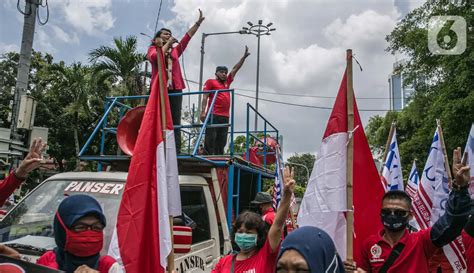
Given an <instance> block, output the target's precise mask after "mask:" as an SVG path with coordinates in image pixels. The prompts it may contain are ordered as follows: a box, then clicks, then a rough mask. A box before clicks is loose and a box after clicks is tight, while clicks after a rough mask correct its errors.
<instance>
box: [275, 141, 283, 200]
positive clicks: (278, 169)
mask: <svg viewBox="0 0 474 273" xmlns="http://www.w3.org/2000/svg"><path fill="white" fill-rule="evenodd" d="M275 153H276V161H275V183H274V184H273V207H274V208H275V209H277V208H278V206H279V205H280V201H281V191H282V189H283V158H282V155H281V151H280V146H279V145H277V146H276V148H275Z"/></svg>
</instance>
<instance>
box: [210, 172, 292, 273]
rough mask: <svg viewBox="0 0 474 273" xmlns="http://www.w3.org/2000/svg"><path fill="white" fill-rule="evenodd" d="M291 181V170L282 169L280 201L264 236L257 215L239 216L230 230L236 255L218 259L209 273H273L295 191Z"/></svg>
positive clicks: (262, 224) (263, 226) (260, 219)
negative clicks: (282, 186)
mask: <svg viewBox="0 0 474 273" xmlns="http://www.w3.org/2000/svg"><path fill="white" fill-rule="evenodd" d="M293 177H294V174H293V170H290V169H289V168H288V167H286V168H285V171H284V174H283V179H284V190H283V197H282V199H281V202H280V207H279V208H278V211H277V213H276V216H275V220H274V222H273V224H272V225H271V226H270V229H269V231H268V233H266V226H265V222H264V221H263V220H262V218H261V217H260V215H258V214H256V213H253V212H243V213H242V214H240V215H239V216H238V217H237V219H236V220H235V222H234V225H233V227H232V234H233V235H234V236H233V242H234V243H235V244H236V245H237V246H238V247H239V249H240V252H239V253H237V254H231V255H227V256H225V257H223V258H221V259H220V260H219V262H218V263H217V265H216V266H215V268H214V269H213V270H212V273H228V272H231V273H243V272H252V273H273V272H274V271H275V264H276V260H277V256H278V249H279V248H280V242H281V234H282V232H283V225H284V224H285V219H286V217H287V215H288V212H289V209H290V201H291V196H292V195H293V191H294V188H295V180H294V179H293Z"/></svg>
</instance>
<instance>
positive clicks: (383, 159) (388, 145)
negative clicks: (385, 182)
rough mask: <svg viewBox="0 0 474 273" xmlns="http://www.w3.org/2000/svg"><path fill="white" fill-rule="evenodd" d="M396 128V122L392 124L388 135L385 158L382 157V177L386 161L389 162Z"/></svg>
mask: <svg viewBox="0 0 474 273" xmlns="http://www.w3.org/2000/svg"><path fill="white" fill-rule="evenodd" d="M396 127H397V123H396V122H395V121H394V122H392V125H391V126H390V132H389V133H388V138H387V143H386V144H385V151H384V152H383V156H382V166H381V167H380V172H379V174H380V175H382V172H383V166H384V165H385V160H387V155H388V150H389V148H390V144H391V141H392V137H393V133H394V132H395V128H396Z"/></svg>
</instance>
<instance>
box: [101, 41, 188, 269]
mask: <svg viewBox="0 0 474 273" xmlns="http://www.w3.org/2000/svg"><path fill="white" fill-rule="evenodd" d="M157 53H158V54H157V55H158V61H159V62H160V61H161V65H162V66H161V67H164V61H163V53H162V52H161V50H157ZM158 72H159V73H162V74H161V75H162V77H163V79H165V75H164V73H165V71H164V69H163V70H162V71H158ZM163 82H165V81H164V80H163V81H159V80H156V81H153V82H152V88H151V93H150V97H149V100H148V103H147V106H146V110H145V114H144V116H143V120H142V124H141V127H140V131H139V134H138V138H137V142H136V144H135V149H134V151H133V156H132V159H131V162H130V167H129V172H128V177H127V182H126V184H125V189H124V192H123V196H122V201H121V203H120V208H119V213H118V216H117V226H116V228H115V231H114V234H113V236H112V241H111V244H110V248H109V255H111V256H113V257H115V258H116V259H117V260H119V261H120V260H121V262H122V263H123V265H124V267H125V270H126V272H150V273H151V272H156V273H162V272H165V270H166V266H167V256H168V255H169V254H170V253H171V250H172V237H171V229H170V221H169V219H170V218H169V217H170V216H177V215H181V197H180V192H179V183H178V167H177V161H176V148H175V143H174V136H173V134H174V132H173V123H172V119H171V111H170V107H169V99H168V93H167V89H166V85H165V84H166V83H165V84H163V86H161V88H160V83H163ZM160 90H162V91H163V92H164V94H163V96H161V97H162V98H164V103H162V101H161V98H160ZM161 105H164V106H165V107H164V108H165V109H162V107H161ZM163 113H164V114H165V115H166V124H163V123H162V120H163V119H162V115H163ZM165 141H166V142H165Z"/></svg>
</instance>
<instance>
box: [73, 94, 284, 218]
mask: <svg viewBox="0 0 474 273" xmlns="http://www.w3.org/2000/svg"><path fill="white" fill-rule="evenodd" d="M207 92H209V91H207ZM210 92H213V93H214V96H213V99H212V101H211V104H210V107H209V110H208V113H207V115H206V118H205V120H204V122H203V123H202V124H195V123H194V122H192V123H191V124H186V125H177V126H174V129H179V130H180V131H181V132H183V135H187V140H186V141H187V142H188V148H187V152H188V153H185V154H179V155H178V161H180V160H187V161H196V162H199V163H204V164H207V165H209V166H214V167H226V168H227V169H228V172H227V175H228V179H227V182H228V185H227V197H226V198H227V211H226V213H227V215H228V216H229V217H227V221H228V223H227V224H228V226H229V227H230V226H231V221H232V217H230V216H231V215H232V213H233V212H234V213H235V215H238V213H239V202H240V201H239V200H240V188H241V181H240V178H241V174H242V173H251V174H255V175H257V192H258V191H261V189H262V179H263V178H268V179H274V178H275V172H274V171H272V170H270V169H268V168H267V162H266V161H267V156H268V155H269V154H272V153H274V152H273V151H271V149H270V148H269V147H268V145H267V143H268V142H267V137H269V134H271V135H273V138H275V139H276V140H277V141H278V139H279V131H278V130H277V128H276V127H275V126H273V125H272V124H271V123H270V122H269V121H268V120H267V119H266V118H265V117H264V116H263V115H261V114H260V113H258V112H257V111H256V109H255V108H254V107H253V106H251V105H250V104H247V122H246V130H245V131H235V130H234V90H233V89H228V90H215V91H210ZM222 92H229V93H230V95H231V115H230V119H229V124H216V125H213V124H211V120H210V119H211V118H210V116H211V115H210V113H212V109H213V108H214V105H215V102H216V98H217V95H218V94H219V93H222ZM203 93H204V92H200V91H197V92H186V93H173V94H168V95H169V96H170V97H171V96H192V95H202V94H203ZM148 97H149V96H148V95H142V96H116V97H107V98H106V99H105V102H104V115H103V116H102V117H101V119H100V120H99V121H98V123H97V125H96V126H95V128H94V130H93V132H92V133H91V135H90V136H89V138H88V139H87V141H86V143H85V144H84V146H83V147H82V148H81V150H80V152H79V155H78V156H79V158H80V159H81V160H89V161H97V162H98V171H102V170H103V164H104V163H107V162H108V163H110V162H112V161H128V160H130V156H128V155H117V154H116V155H107V154H105V143H106V138H107V135H108V134H116V133H117V127H115V126H114V123H113V122H111V120H109V119H110V116H111V113H112V111H113V110H114V109H118V119H117V123H116V124H118V121H120V120H121V119H122V117H123V116H124V115H125V113H126V111H128V110H130V109H132V108H133V107H132V106H130V105H128V104H126V102H127V101H140V100H143V99H145V100H147V99H148ZM252 114H255V116H256V117H257V118H259V119H261V120H263V124H264V130H263V131H250V130H249V128H250V118H249V116H250V115H252ZM216 127H230V130H229V131H230V132H229V137H230V141H229V154H226V155H223V156H222V155H218V156H206V155H201V154H199V147H200V144H201V142H202V140H203V137H204V135H205V130H206V128H216ZM194 128H199V132H198V133H195V132H194V133H193V132H192V131H191V129H194ZM99 132H100V145H99V155H86V152H87V151H88V149H89V147H90V146H91V144H92V142H93V141H94V140H96V138H97V137H98V133H99ZM235 134H245V136H246V143H245V144H246V147H245V151H244V153H245V156H246V158H247V159H248V158H249V148H250V145H253V144H256V143H259V144H261V145H263V147H262V149H260V151H259V154H260V155H263V158H264V162H263V164H262V165H263V166H258V165H255V164H252V163H250V162H249V161H248V160H245V159H243V158H242V157H241V156H240V155H236V154H235V153H234V135H235ZM192 141H194V146H193V145H191V144H192ZM262 150H263V151H262Z"/></svg>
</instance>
